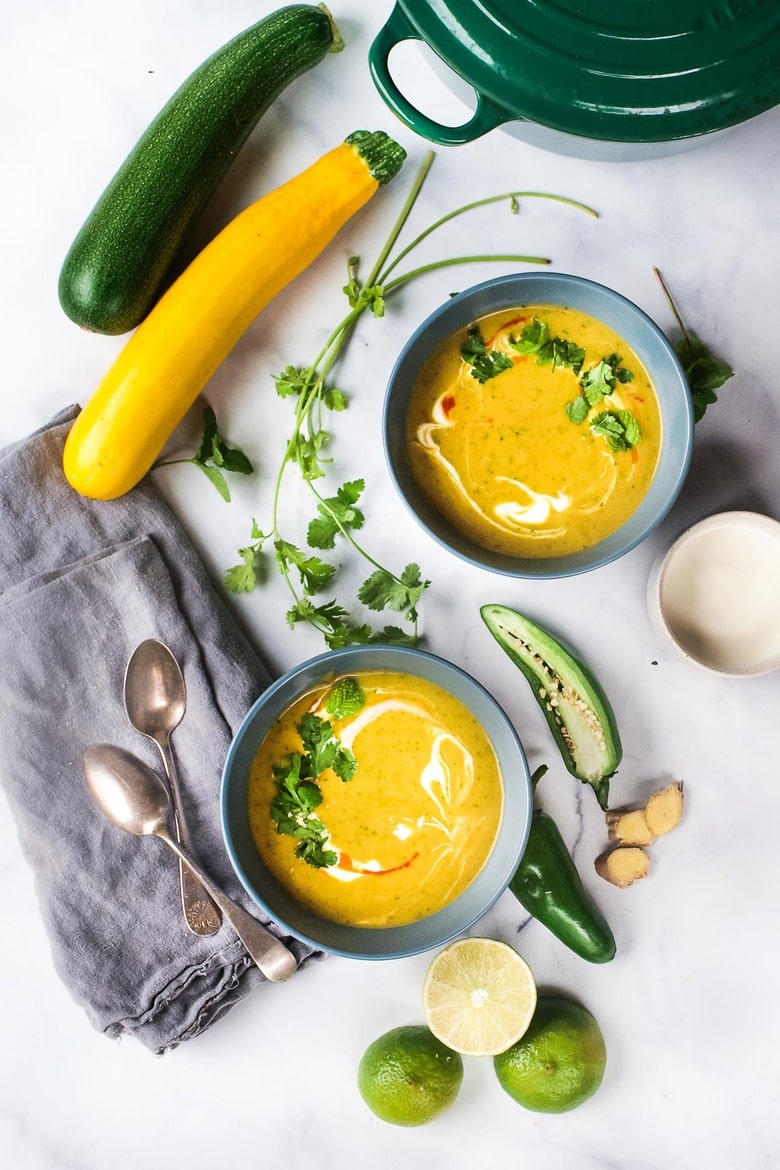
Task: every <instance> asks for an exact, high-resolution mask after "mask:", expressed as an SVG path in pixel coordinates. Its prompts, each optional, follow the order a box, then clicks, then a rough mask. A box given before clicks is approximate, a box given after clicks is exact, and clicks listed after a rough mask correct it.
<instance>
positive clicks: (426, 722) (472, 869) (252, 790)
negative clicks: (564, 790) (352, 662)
mask: <svg viewBox="0 0 780 1170" xmlns="http://www.w3.org/2000/svg"><path fill="white" fill-rule="evenodd" d="M356 678H357V679H358V681H359V683H360V685H361V687H362V690H363V693H364V695H365V705H364V706H363V707H362V708H361V710H360V711H359V712H358V713H357V714H354V715H350V716H348V717H346V718H343V719H334V720H332V721H331V723H332V728H333V733H334V735H335V736H337V737H338V740H339V742H340V744H341V745H342V746H343V747H344V748H347V749H349V750H350V751H351V752H352V753H353V754H354V757H355V758H356V761H357V766H356V769H355V772H354V776H353V777H352V779H351V780H348V781H344V780H341V779H340V778H339V777H338V776H337V775H335V774H334V773H332V772H331V771H330V770H327V771H325V772H323V773H322V775H321V776H320V777H319V780H318V783H319V787H320V791H321V794H322V803H321V804H320V805H319V806H318V807H317V808H316V816H317V817H318V818H320V820H321V821H322V823H323V824H324V825H325V826H326V828H327V834H328V842H327V845H328V849H329V850H332V851H333V856H334V857H335V858H336V863H335V864H333V865H330V866H324V867H315V866H313V865H311V864H308V863H307V862H306V861H305V860H303V859H302V858H301V857H299V856H296V855H295V849H296V841H295V839H294V838H293V837H291V836H287V835H283V834H282V833H280V832H279V831H277V826H276V824H275V823H274V820H273V818H272V815H271V805H272V802H273V800H274V797H275V795H276V793H277V783H276V779H275V775H274V766H275V765H278V763H279V761H284V760H288V759H289V758H290V757H291V755H292V753H295V752H300V751H301V737H300V734H299V733H298V731H297V726H298V724H299V722H300V720H301V718H302V717H303V716H304V715H305V714H306V713H307V712H313V713H314V714H316V715H319V716H321V717H324V718H328V716H327V713H326V712H325V709H324V702H325V699H326V696H327V694H328V692H329V691H330V689H331V687H332V686H333V680H330V681H328V682H326V683H323V685H322V686H319V687H317V688H315V689H313V690H311V691H309V692H308V693H307V694H305V695H303V696H302V697H301V698H300V699H298V700H297V701H296V702H295V703H293V704H292V705H291V706H290V707H289V708H288V709H287V710H286V711H285V712H284V713H283V714H282V715H281V716H280V718H279V719H277V721H276V722H275V723H274V724H273V726H272V727H271V728H270V730H269V731H268V733H267V735H266V737H265V739H264V740H263V742H262V743H261V745H260V747H259V749H258V751H257V754H256V756H255V759H254V762H253V764H252V769H251V774H250V780H249V796H248V811H249V820H250V826H251V830H252V834H253V837H254V840H255V843H256V845H257V848H258V850H259V852H260V855H261V857H262V859H263V861H264V863H265V865H266V867H267V868H268V870H269V872H270V873H271V874H272V875H273V876H274V877H275V878H276V880H277V881H278V882H279V883H280V884H281V885H282V886H283V887H285V888H286V889H287V890H288V891H289V892H290V893H291V894H293V896H294V897H295V898H296V899H297V900H298V901H299V902H300V903H301V904H302V905H304V906H306V907H307V908H308V909H310V910H312V911H314V912H315V913H318V914H320V915H322V916H323V917H325V918H328V919H330V920H332V921H334V922H339V923H343V924H346V925H351V926H361V927H387V926H400V925H404V924H406V923H409V922H414V921H417V920H419V919H421V918H425V917H427V916H428V915H430V914H434V913H436V912H437V911H438V910H440V909H442V908H443V907H444V906H446V905H447V904H448V903H449V902H451V901H452V900H453V899H455V898H456V897H457V896H458V895H459V894H461V893H462V892H463V891H464V890H465V889H466V888H467V887H468V886H469V885H470V884H471V882H472V881H473V879H474V878H475V877H476V876H477V874H478V873H479V871H480V870H481V868H482V866H483V865H484V863H485V861H486V860H487V858H488V856H489V854H490V851H491V848H492V846H493V843H494V841H495V839H496V836H497V833H498V829H499V825H500V822H501V812H502V804H503V787H502V780H501V774H500V769H499V765H498V761H497V759H496V756H495V752H494V751H493V748H492V746H491V744H490V741H489V739H488V737H487V735H486V733H485V731H484V729H483V728H482V726H481V724H480V723H479V721H478V720H477V719H476V718H475V717H474V716H473V715H472V713H471V712H470V711H469V710H468V709H467V708H466V707H465V706H464V705H463V704H462V703H461V702H460V701H459V700H457V699H455V698H454V697H453V696H451V695H449V694H448V693H447V692H446V691H444V690H443V689H442V688H440V687H438V686H436V685H435V684H434V683H431V682H428V681H427V680H425V679H421V678H418V677H416V676H413V675H407V674H402V673H396V672H382V671H366V672H362V673H359V674H358V675H357V676H356Z"/></svg>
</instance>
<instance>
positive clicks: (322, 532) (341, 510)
mask: <svg viewBox="0 0 780 1170" xmlns="http://www.w3.org/2000/svg"><path fill="white" fill-rule="evenodd" d="M433 158H434V156H433V154H432V153H429V154H428V155H426V157H425V159H424V160H423V163H422V165H421V167H420V170H419V172H418V174H417V177H416V179H415V181H414V183H413V185H412V188H411V190H410V192H409V195H408V196H407V199H406V202H405V203H404V206H403V208H402V209H401V213H400V215H399V217H398V219H397V220H396V222H395V224H394V226H393V228H392V230H391V232H390V235H389V237H388V239H387V240H386V242H385V244H384V246H383V248H382V249H381V251H380V254H379V257H378V258H377V260H376V263H375V264H374V266H373V268H372V269H371V271H370V272H369V273H368V275H367V276H366V278H365V280H361V278H360V265H359V259H358V257H357V256H351V257H350V258H349V261H348V264H347V281H346V284H345V285H344V287H343V291H344V295H345V296H346V298H347V302H348V306H349V312H348V313H347V314H346V316H345V317H344V318H343V320H342V321H341V322H340V323H339V324H338V325H337V326H336V328H335V329H334V330H333V331H332V333H331V334H330V335H329V336H328V337H327V338H326V341H325V343H324V345H323V346H322V348H321V350H320V352H319V353H318V354H317V356H316V357H315V358H314V360H313V361H312V362H311V364H310V365H308V366H293V365H289V366H287V367H286V368H285V370H284V371H283V372H282V373H281V374H279V375H277V376H276V378H275V381H276V390H277V393H278V394H279V395H280V396H281V397H282V398H290V399H291V400H292V404H293V407H294V423H293V430H292V434H291V436H290V438H289V439H288V441H287V444H286V446H285V450H284V453H283V456H282V458H281V460H280V465H279V469H278V472H277V477H276V482H275V487H274V495H273V504H272V511H271V518H270V522H269V523H268V525H267V531H262V530H261V529H260V527H259V526H258V524H257V522H256V521H254V520H253V521H252V530H251V536H250V540H249V541H248V542H247V544H246V546H245V547H243V548H241V549H239V554H238V555H239V563H238V564H236V565H234V566H233V567H232V568H230V569H228V571H227V573H226V575H225V584H226V586H227V588H228V589H231V590H234V591H239V592H242V591H249V590H251V589H253V588H254V587H255V586H256V585H257V584H259V583H260V582H261V581H262V580H263V579H264V576H265V568H266V566H267V565H274V564H275V565H276V567H277V569H278V570H279V572H280V573H281V575H282V577H283V578H284V580H285V582H286V584H287V586H288V588H289V590H290V593H291V595H292V605H291V606H290V608H289V609H288V611H287V614H286V617H287V621H288V624H289V625H290V626H291V627H294V626H296V625H297V624H299V623H301V622H305V623H308V624H309V625H312V626H313V627H314V628H315V629H317V630H318V631H319V632H320V633H321V634H322V636H323V638H324V639H325V642H326V644H327V645H328V646H329V647H331V648H333V649H336V648H339V647H341V646H347V645H350V644H353V643H358V644H360V643H368V642H389V643H393V644H397V645H414V644H416V642H417V637H418V619H419V602H420V599H421V597H422V595H423V594H424V592H425V590H426V589H427V588H428V586H429V584H430V582H429V581H427V580H425V579H424V578H423V577H422V575H421V573H420V570H419V567H418V566H417V565H415V564H409V565H407V566H406V567H405V568H404V569H402V570H401V571H400V572H394V571H393V570H392V569H390V568H388V567H386V566H384V565H381V564H380V563H379V562H378V561H376V560H375V559H374V558H373V557H372V556H371V555H370V554H369V553H368V551H367V550H366V549H365V548H363V547H362V546H361V545H360V544H359V543H358V542H357V540H356V538H355V532H357V531H358V530H359V529H360V528H361V527H362V524H363V512H362V510H361V509H359V508H358V507H357V506H356V505H357V503H358V500H359V499H360V497H361V496H362V493H363V491H364V486H365V485H364V483H363V480H362V479H361V480H352V481H349V482H347V483H344V484H342V485H341V487H339V488H338V489H337V491H336V493H335V495H332V494H331V495H326V494H325V493H324V492H320V491H318V489H317V486H316V481H317V480H318V479H321V478H322V477H323V476H325V474H326V471H327V465H328V464H329V463H330V458H329V456H328V454H327V452H328V447H329V443H330V440H331V434H330V431H329V430H328V428H327V427H326V426H325V425H324V424H325V419H326V416H327V414H328V413H330V414H332V413H334V412H340V411H343V410H345V409H346V408H347V407H348V405H349V401H348V398H347V395H346V394H345V393H344V392H343V391H342V390H340V389H338V388H337V387H335V386H333V385H332V383H331V381H330V375H331V371H332V369H333V367H334V365H335V363H336V362H337V360H338V359H339V357H340V355H341V354H342V352H343V350H344V347H345V346H346V344H347V342H348V340H349V338H350V336H351V334H352V332H353V330H354V328H355V326H356V324H357V322H358V321H359V320H360V318H361V317H362V316H363V315H364V314H365V313H366V312H367V311H369V312H370V313H371V314H372V316H374V317H375V318H381V317H383V316H384V314H385V310H386V305H387V302H388V299H389V298H390V297H392V296H393V294H395V293H396V292H397V291H398V290H399V289H400V288H402V287H403V286H405V285H406V284H408V283H409V282H410V281H412V280H416V279H417V278H418V277H420V276H423V275H424V274H425V273H427V272H433V271H435V270H437V269H442V268H447V267H450V266H453V265H460V264H465V263H471V262H483V261H506V262H509V263H513V264H517V263H522V264H529V263H530V264H548V263H549V260H547V259H545V258H544V257H539V256H517V255H473V256H472V255H469V256H455V257H451V258H448V259H444V260H437V261H433V262H431V263H428V264H423V265H421V266H419V267H417V268H411V269H408V270H406V271H404V272H402V273H400V274H399V275H392V277H391V274H393V273H394V272H395V270H396V268H397V266H398V265H399V264H400V262H401V261H402V260H404V259H405V258H406V257H407V256H408V255H409V254H410V253H411V252H412V251H414V249H415V248H417V247H418V246H419V245H420V244H421V243H422V241H423V240H425V239H426V238H427V237H428V236H430V235H431V234H432V233H433V232H435V231H437V230H438V229H439V228H441V227H442V226H443V225H444V224H446V223H448V222H449V221H450V220H452V219H455V218H456V217H458V216H460V215H463V214H464V213H465V212H469V211H472V210H474V209H476V208H479V207H483V206H486V205H487V204H491V203H496V202H499V201H508V203H509V208H510V211H511V212H512V213H514V214H516V213H517V212H518V210H519V208H520V203H519V200H520V199H521V198H523V199H525V198H541V199H547V200H552V201H555V202H558V203H563V204H566V205H568V206H570V207H574V208H577V209H578V210H580V211H584V212H586V213H587V214H589V215H593V216H596V215H597V213H596V212H595V211H593V209H592V208H589V207H586V206H585V205H584V204H582V203H578V202H577V201H576V200H573V199H567V198H564V197H563V196H560V195H551V194H547V193H545V192H540V191H510V192H507V193H505V194H502V195H493V196H489V197H488V198H485V199H479V200H476V201H475V202H473V203H468V204H465V205H464V206H462V207H458V208H456V209H455V210H454V211H451V212H448V213H447V214H446V215H444V216H442V217H441V218H439V219H437V220H436V221H435V222H434V223H432V224H430V225H429V226H428V227H427V228H426V229H425V230H424V231H422V232H420V233H419V235H417V236H415V237H414V238H413V239H412V240H411V241H410V243H408V244H406V245H405V246H404V247H403V248H400V249H399V250H397V251H395V246H396V243H397V241H398V238H399V236H400V233H401V231H402V230H403V228H404V226H405V224H406V222H407V220H408V218H409V215H410V213H411V211H412V209H413V207H414V205H415V202H416V200H417V197H418V195H419V193H420V190H421V189H422V186H423V183H424V182H425V179H426V176H427V174H428V171H429V170H430V167H431V164H432V162H433ZM394 251H395V254H394V255H393V253H394ZM507 360H508V359H507ZM291 465H294V466H296V467H297V469H298V472H299V474H300V476H301V478H302V480H303V482H304V483H305V484H306V485H307V487H308V489H309V490H310V491H311V493H312V495H313V496H314V499H315V507H316V515H315V517H314V519H313V520H312V521H311V522H310V523H309V526H308V530H307V542H308V544H309V548H311V549H314V550H316V553H318V552H320V551H323V550H327V549H333V548H335V547H336V543H337V542H338V541H345V542H346V543H347V544H349V545H350V546H351V547H352V549H353V550H354V551H355V552H356V553H357V554H358V555H359V556H360V557H362V558H363V559H364V560H365V561H366V562H367V563H368V564H369V565H370V567H371V573H370V575H369V576H368V577H367V579H366V580H365V581H364V582H363V584H362V585H361V587H360V589H359V590H358V600H359V601H360V602H362V603H363V604H364V605H365V606H366V608H368V609H369V610H371V611H373V612H381V611H383V610H390V611H392V612H395V613H398V614H399V615H400V616H401V618H402V619H403V621H404V623H406V626H405V628H403V627H400V626H396V625H384V626H382V627H381V628H378V629H377V628H374V627H373V626H371V625H370V624H369V623H368V622H364V621H360V620H355V619H354V618H353V617H352V616H351V614H350V613H349V612H348V610H347V609H345V607H344V606H343V605H341V604H340V602H339V601H337V600H336V599H335V598H334V599H331V600H328V601H320V600H319V598H318V596H317V595H318V594H319V593H320V592H321V591H322V590H323V589H325V588H326V587H328V586H329V585H330V583H331V582H332V580H333V579H334V577H335V575H336V568H335V566H334V565H332V564H330V563H328V562H327V561H324V560H323V559H322V558H321V557H319V556H318V555H316V553H309V552H308V551H306V550H304V549H302V548H301V546H300V542H297V541H292V540H290V539H289V538H288V537H287V536H286V535H285V534H283V533H282V531H281V529H280V507H279V505H280V499H281V495H282V487H283V480H284V477H285V473H286V472H287V470H288V468H289V467H290V466H291ZM269 550H273V556H267V555H266V554H267V552H268V551H269Z"/></svg>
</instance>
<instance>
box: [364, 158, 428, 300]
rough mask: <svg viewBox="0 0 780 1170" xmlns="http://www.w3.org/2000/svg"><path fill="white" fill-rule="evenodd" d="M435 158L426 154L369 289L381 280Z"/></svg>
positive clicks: (381, 253)
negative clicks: (385, 266)
mask: <svg viewBox="0 0 780 1170" xmlns="http://www.w3.org/2000/svg"><path fill="white" fill-rule="evenodd" d="M435 157H436V154H435V152H434V151H432V150H429V151H428V153H427V154H426V156H425V158H424V159H423V161H422V163H421V164H420V169H419V170H418V172H417V177H416V178H415V180H414V182H413V183H412V186H411V189H410V191H409V194H408V195H407V197H406V202H405V203H404V205H403V207H402V208H401V213H400V215H399V216H398V219H397V220H396V221H395V223H394V224H393V227H392V229H391V231H390V235H389V236H388V237H387V239H386V241H385V245H384V247H383V248H382V251H381V252H380V253H379V256H378V257H377V261H376V264H375V265H374V267H373V268H372V269H371V271H370V273H369V274H368V278H367V279H366V285H367V286H368V287H369V288H370V287H371V286H372V285H373V284H376V282H377V280H378V279H379V273H380V272H381V270H382V265H383V264H384V262H385V260H386V259H387V257H388V256H389V255H390V253H391V251H392V250H393V247H394V245H395V242H396V240H397V239H398V237H399V235H400V234H401V232H402V231H403V228H404V226H405V224H406V221H407V219H408V218H409V216H410V214H411V211H412V208H413V207H414V205H415V203H416V202H417V196H418V195H419V194H420V191H421V189H422V185H423V183H424V182H425V180H426V178H427V176H428V171H429V170H430V169H431V166H432V165H433V160H434V159H435ZM407 250H408V249H407ZM401 255H403V252H402V253H401ZM394 263H395V262H394ZM393 266H394V264H393V265H391V267H393Z"/></svg>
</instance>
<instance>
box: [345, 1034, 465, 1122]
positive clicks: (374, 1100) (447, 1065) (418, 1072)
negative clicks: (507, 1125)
mask: <svg viewBox="0 0 780 1170" xmlns="http://www.w3.org/2000/svg"><path fill="white" fill-rule="evenodd" d="M462 1080H463V1061H462V1060H461V1058H460V1057H459V1056H458V1054H457V1053H456V1052H453V1051H452V1050H451V1049H450V1048H447V1046H446V1045H445V1044H442V1042H441V1041H440V1040H437V1039H436V1037H435V1036H434V1034H433V1032H431V1031H430V1029H429V1028H425V1027H423V1026H422V1025H409V1026H407V1027H403V1028H393V1029H392V1031H390V1032H385V1034H384V1035H383V1036H380V1037H379V1039H378V1040H375V1041H374V1043H373V1044H370V1045H369V1046H368V1048H367V1049H366V1051H365V1052H364V1053H363V1058H362V1060H361V1061H360V1067H359V1068H358V1088H359V1089H360V1094H361V1096H362V1098H363V1100H364V1101H365V1103H366V1104H367V1105H368V1107H369V1109H373V1111H374V1113H376V1115H377V1117H381V1119H382V1120H383V1121H390V1122H392V1124H393V1125H424V1124H425V1122H426V1121H432V1120H433V1118H434V1117H437V1116H438V1115H439V1114H440V1113H443V1112H444V1110H445V1109H449V1107H450V1105H452V1103H453V1101H454V1100H455V1098H456V1097H457V1095H458V1090H459V1089H460V1084H461V1081H462Z"/></svg>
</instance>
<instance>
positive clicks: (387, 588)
mask: <svg viewBox="0 0 780 1170" xmlns="http://www.w3.org/2000/svg"><path fill="white" fill-rule="evenodd" d="M429 584H430V582H429V581H423V580H422V579H421V577H420V568H419V565H415V564H409V565H407V566H406V568H405V569H404V571H403V573H402V574H401V576H400V577H396V576H394V575H393V574H392V573H390V572H388V570H387V569H377V570H376V571H375V572H374V573H372V574H371V576H370V577H368V578H366V580H365V581H364V582H363V584H362V585H361V586H360V589H359V590H358V600H359V601H362V602H363V604H364V605H365V606H367V607H368V609H373V610H382V609H392V610H395V611H396V612H400V611H401V610H406V611H408V615H409V619H410V621H414V620H415V619H416V617H417V609H416V606H417V602H418V601H419V600H420V598H421V597H422V595H423V593H424V592H425V590H426V589H427V588H428V585H429Z"/></svg>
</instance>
